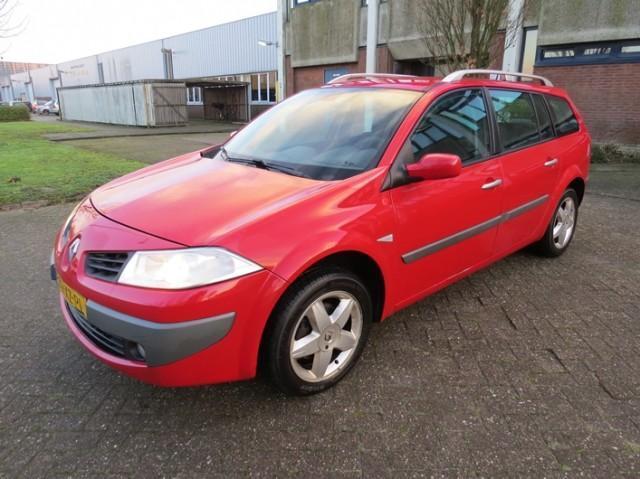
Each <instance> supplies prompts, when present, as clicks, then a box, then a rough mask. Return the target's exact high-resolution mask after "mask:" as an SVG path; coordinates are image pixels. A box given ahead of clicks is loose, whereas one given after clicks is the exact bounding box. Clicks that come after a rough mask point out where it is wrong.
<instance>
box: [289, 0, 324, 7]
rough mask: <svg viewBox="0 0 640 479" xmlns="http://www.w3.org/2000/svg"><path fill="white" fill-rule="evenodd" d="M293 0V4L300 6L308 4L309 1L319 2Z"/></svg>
mask: <svg viewBox="0 0 640 479" xmlns="http://www.w3.org/2000/svg"><path fill="white" fill-rule="evenodd" d="M291 1H292V2H293V3H292V6H294V7H298V6H300V5H306V4H307V3H314V2H317V1H318V0H291Z"/></svg>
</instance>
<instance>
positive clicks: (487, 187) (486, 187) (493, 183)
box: [482, 178, 502, 190]
mask: <svg viewBox="0 0 640 479" xmlns="http://www.w3.org/2000/svg"><path fill="white" fill-rule="evenodd" d="M501 184H502V180H501V179H500V178H498V179H497V180H493V181H490V182H488V183H485V184H484V185H482V189H483V190H491V189H493V188H497V187H498V186H500V185H501Z"/></svg>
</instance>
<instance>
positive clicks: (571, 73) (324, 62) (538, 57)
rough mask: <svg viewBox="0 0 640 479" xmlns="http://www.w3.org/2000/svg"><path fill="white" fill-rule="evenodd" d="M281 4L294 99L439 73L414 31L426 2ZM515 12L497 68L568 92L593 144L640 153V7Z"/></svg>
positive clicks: (540, 5) (547, 3) (613, 2)
mask: <svg viewBox="0 0 640 479" xmlns="http://www.w3.org/2000/svg"><path fill="white" fill-rule="evenodd" d="M280 5H281V9H280V12H279V13H280V14H281V15H282V18H281V19H279V20H280V21H281V22H283V24H284V28H283V29H284V38H285V39H286V43H285V45H284V55H285V57H284V61H285V71H286V76H285V81H286V91H287V94H288V95H291V94H293V93H295V92H298V91H300V90H304V89H306V88H312V87H316V86H319V85H322V84H323V83H327V82H328V81H329V80H331V79H332V78H334V77H336V76H339V75H342V74H345V73H352V72H353V73H355V72H364V71H377V72H386V73H404V74H417V75H431V74H433V66H432V65H433V61H432V59H431V58H429V54H428V53H427V48H426V45H425V41H426V39H425V34H424V33H421V31H420V30H421V28H419V26H418V25H416V19H417V18H420V15H417V14H416V11H415V9H416V8H424V7H423V6H422V7H421V2H417V1H414V0H375V1H374V0H290V1H289V2H287V1H286V0H281V2H280ZM422 5H423V4H422ZM511 6H512V8H514V9H516V10H517V9H523V10H522V12H523V13H522V16H523V18H524V21H523V22H522V24H521V25H518V30H519V31H517V32H514V35H513V36H511V34H510V35H508V37H509V38H514V39H515V40H514V41H509V42H507V48H504V45H505V40H504V39H505V37H507V35H505V33H504V32H500V33H499V35H498V38H496V42H497V48H496V52H495V54H494V58H493V60H492V67H496V68H500V69H503V70H508V71H523V72H527V73H532V72H534V73H538V74H541V75H544V76H546V77H548V78H550V79H551V80H552V81H553V83H554V84H556V85H558V86H560V87H562V88H565V89H566V90H567V91H568V92H569V93H570V95H571V97H572V98H573V99H574V101H575V102H576V103H577V105H578V107H579V108H580V110H581V111H582V113H583V114H584V117H585V119H586V122H587V125H588V127H589V129H590V131H591V133H592V135H593V138H594V140H595V141H596V142H610V143H618V144H623V145H640V115H638V113H637V112H638V111H640V94H639V93H638V92H639V91H640V6H639V4H638V0H604V1H600V0H528V1H526V2H525V0H515V1H513V2H512V3H511ZM513 13H515V14H517V13H518V12H517V11H516V12H513ZM371 18H373V19H375V20H374V21H372V22H370V21H369V20H370V19H371ZM518 23H520V22H518ZM373 26H375V28H370V27H373ZM368 45H369V46H370V48H369V50H370V52H371V54H370V55H371V56H370V61H369V62H367V46H368ZM367 63H369V65H367ZM367 67H369V69H367Z"/></svg>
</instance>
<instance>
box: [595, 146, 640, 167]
mask: <svg viewBox="0 0 640 479" xmlns="http://www.w3.org/2000/svg"><path fill="white" fill-rule="evenodd" d="M591 163H640V153H635V152H631V151H628V152H626V151H623V150H622V149H621V148H620V147H619V146H617V145H613V144H611V143H604V144H602V145H593V149H592V150H591Z"/></svg>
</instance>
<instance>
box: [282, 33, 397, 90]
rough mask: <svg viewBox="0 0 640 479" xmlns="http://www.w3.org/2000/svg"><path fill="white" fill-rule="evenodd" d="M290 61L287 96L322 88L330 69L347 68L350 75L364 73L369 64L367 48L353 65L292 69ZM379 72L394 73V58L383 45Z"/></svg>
mask: <svg viewBox="0 0 640 479" xmlns="http://www.w3.org/2000/svg"><path fill="white" fill-rule="evenodd" d="M290 60H291V59H290V57H286V58H285V69H286V72H287V96H290V95H293V94H294V93H297V92H299V91H302V90H307V89H309V88H317V87H319V86H322V85H323V84H324V71H325V70H326V69H328V68H346V69H347V70H348V72H349V73H360V72H364V71H365V68H366V63H367V49H366V48H365V47H361V48H358V61H357V62H353V63H338V64H332V65H317V66H312V67H300V68H291V62H290ZM377 71H378V72H382V73H391V72H392V71H393V57H392V56H391V53H390V52H389V49H388V48H387V47H386V45H381V46H379V47H378V48H377Z"/></svg>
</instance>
